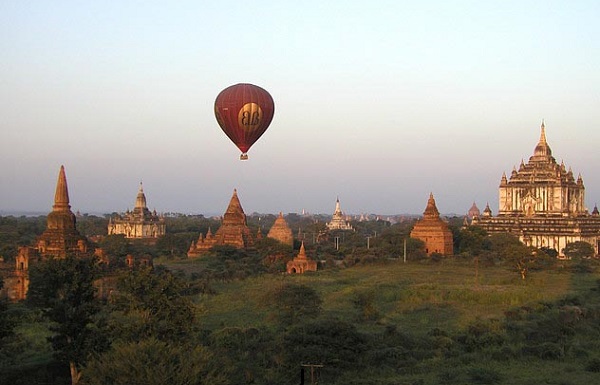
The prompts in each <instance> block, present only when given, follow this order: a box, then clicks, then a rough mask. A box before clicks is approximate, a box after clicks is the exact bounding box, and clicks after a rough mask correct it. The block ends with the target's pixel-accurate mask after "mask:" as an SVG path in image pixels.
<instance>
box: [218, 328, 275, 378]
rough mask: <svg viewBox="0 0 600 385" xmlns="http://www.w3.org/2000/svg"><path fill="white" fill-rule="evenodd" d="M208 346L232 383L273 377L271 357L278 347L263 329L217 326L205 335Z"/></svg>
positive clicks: (273, 356)
mask: <svg viewBox="0 0 600 385" xmlns="http://www.w3.org/2000/svg"><path fill="white" fill-rule="evenodd" d="M208 347H209V348H210V349H211V351H212V352H213V354H214V355H215V359H216V360H217V361H218V362H219V363H220V366H221V367H222V368H226V377H227V379H228V380H229V382H230V383H232V384H249V383H264V382H266V381H265V379H269V378H272V377H274V376H275V377H276V376H277V373H276V364H275V362H274V358H275V357H277V355H278V354H279V352H278V351H279V348H278V346H277V343H276V341H275V336H274V334H273V333H272V332H270V331H269V330H267V329H265V328H261V329H257V328H252V327H248V328H240V327H225V328H222V329H218V330H216V331H214V332H213V333H211V335H210V336H209V345H208Z"/></svg>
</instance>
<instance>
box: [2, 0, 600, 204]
mask: <svg viewBox="0 0 600 385" xmlns="http://www.w3.org/2000/svg"><path fill="white" fill-rule="evenodd" d="M599 18H600V2H598V1H595V0H594V1H577V0H574V1H527V0H525V1H523V0H519V1H510V0H508V1H460V0H459V1H398V0H392V1H377V0H374V1H364V0H363V1H356V0H345V1H327V0H318V1H312V0H308V1H281V0H277V1H275V0H273V1H270V0H256V1H252V2H248V1H234V0H220V1H197V0H194V1H183V0H182V1H127V0H122V1H118V2H116V1H115V2H102V1H97V2H91V1H85V2H82V1H60V0H54V1H33V0H32V1H17V0H14V1H9V0H0V52H1V59H0V213H2V212H5V213H6V212H15V211H40V212H48V211H50V210H51V207H52V203H53V199H54V189H55V186H56V179H57V176H58V172H59V169H60V166H61V165H64V166H65V170H66V175H67V180H68V185H69V194H70V201H71V206H72V209H73V210H74V211H80V212H82V213H86V212H87V213H111V212H115V211H116V212H122V211H126V210H127V209H131V208H133V206H134V203H135V197H136V194H137V191H138V188H139V183H140V181H141V182H142V183H143V187H144V191H145V193H146V198H147V201H148V207H149V208H150V209H156V210H157V211H158V212H181V213H200V214H206V213H222V212H224V210H225V208H226V207H227V204H228V202H229V199H230V197H231V194H232V192H233V189H234V188H236V189H237V191H238V195H239V198H240V201H241V203H242V206H243V207H244V210H245V212H246V213H252V212H258V213H278V212H280V211H282V212H284V213H289V212H301V211H302V210H306V211H307V212H311V213H332V212H333V210H334V208H335V200H336V198H338V197H339V199H340V202H341V206H342V210H343V211H345V212H347V213H356V214H360V213H377V214H399V213H410V214H421V213H422V212H423V210H424V209H425V206H426V203H427V199H428V197H429V193H430V192H432V193H433V194H434V196H435V199H436V202H437V206H438V209H439V210H440V212H442V213H456V214H460V215H462V214H465V213H466V212H467V210H468V209H469V208H470V207H471V205H472V203H473V202H476V203H477V205H478V206H479V208H480V209H483V208H484V207H485V205H486V203H489V205H490V207H491V208H492V211H493V212H494V213H496V212H497V209H498V185H499V182H500V178H501V176H502V173H503V172H506V173H507V174H509V173H510V171H511V170H512V168H513V166H515V165H516V166H518V165H519V163H520V162H521V160H522V159H523V160H525V161H527V160H528V159H529V157H530V156H531V155H532V154H533V150H534V148H535V145H536V144H537V142H538V140H539V137H540V124H541V122H542V120H544V121H545V125H546V134H547V139H548V143H549V145H550V147H551V149H552V152H553V155H554V157H555V158H556V159H557V161H558V162H560V161H564V162H565V165H566V166H567V167H571V168H572V170H573V172H574V173H575V174H576V175H577V174H579V173H580V174H581V175H582V177H583V180H584V183H585V186H586V205H587V206H588V207H589V208H590V210H591V208H593V206H594V204H596V203H597V202H600V173H598V168H599V166H600V155H599V153H598V150H597V148H598V144H599V143H600V130H598V126H597V124H598V122H600V39H599V38H598V36H600V23H598V19H599ZM236 83H252V84H256V85H258V86H260V87H262V88H264V89H266V90H267V91H269V93H270V94H271V95H272V97H273V99H274V101H275V116H274V118H273V121H272V123H271V126H270V128H269V129H268V131H267V132H266V133H265V134H264V135H263V136H262V137H261V138H260V139H259V140H258V141H257V142H256V143H255V144H254V146H253V147H252V148H251V149H250V151H249V153H248V154H249V158H250V159H249V160H248V161H240V160H239V150H238V149H237V147H236V146H235V145H234V144H233V143H231V142H230V141H229V139H228V138H227V137H226V136H225V134H224V133H223V132H222V131H221V129H220V127H219V126H218V124H217V122H216V120H215V117H214V112H213V108H214V101H215V98H216V96H217V95H218V93H219V92H220V91H221V90H222V89H224V88H226V87H228V86H230V85H233V84H236Z"/></svg>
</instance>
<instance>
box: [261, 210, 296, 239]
mask: <svg viewBox="0 0 600 385" xmlns="http://www.w3.org/2000/svg"><path fill="white" fill-rule="evenodd" d="M267 237H268V238H272V239H275V240H277V241H279V242H281V243H283V244H285V245H290V246H293V245H294V235H293V233H292V229H291V228H290V226H289V225H288V223H287V222H286V220H285V218H284V217H283V214H282V213H281V212H280V213H279V216H278V217H277V219H275V223H273V226H272V227H271V229H270V230H269V233H268V234H267Z"/></svg>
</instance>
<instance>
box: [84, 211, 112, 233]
mask: <svg viewBox="0 0 600 385" xmlns="http://www.w3.org/2000/svg"><path fill="white" fill-rule="evenodd" d="M77 230H79V232H80V233H81V234H82V235H85V236H86V237H89V236H92V235H106V233H107V231H108V219H106V218H105V217H98V216H95V215H89V214H83V215H82V216H78V217H77Z"/></svg>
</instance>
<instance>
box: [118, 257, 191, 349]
mask: <svg viewBox="0 0 600 385" xmlns="http://www.w3.org/2000/svg"><path fill="white" fill-rule="evenodd" d="M117 288H118V290H117V292H116V293H115V294H114V301H113V305H114V309H115V311H114V312H113V315H112V325H113V328H114V330H115V337H116V338H119V339H123V340H140V339H146V338H156V339H159V340H161V341H183V340H185V339H186V338H187V337H189V333H190V332H191V328H192V326H193V322H194V310H193V305H192V303H191V302H190V301H189V300H188V299H187V298H186V297H184V296H183V292H184V291H185V290H186V289H187V287H186V284H185V283H184V282H183V281H182V280H181V279H179V278H177V277H176V276H174V275H173V274H172V273H171V272H170V271H168V270H158V269H156V270H153V269H151V268H145V269H140V270H135V271H131V272H127V273H126V274H125V275H124V276H123V277H121V279H120V280H119V282H118V285H117Z"/></svg>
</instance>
